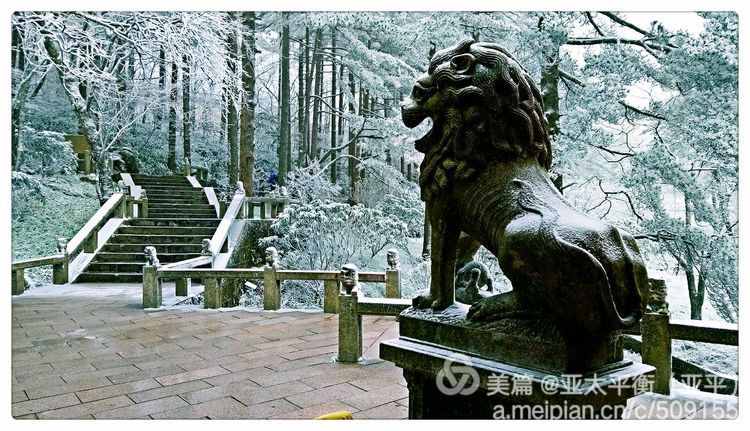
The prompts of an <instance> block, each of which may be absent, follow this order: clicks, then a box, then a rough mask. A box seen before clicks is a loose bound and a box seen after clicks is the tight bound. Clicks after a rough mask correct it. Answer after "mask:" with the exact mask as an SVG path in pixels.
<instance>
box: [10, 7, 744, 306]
mask: <svg viewBox="0 0 750 431" xmlns="http://www.w3.org/2000/svg"><path fill="white" fill-rule="evenodd" d="M629 15H633V14H614V13H606V12H590V13H589V12H540V13H534V12H497V13H485V12H481V13H469V12H465V13H444V12H425V13H410V12H368V13H354V12H352V13H349V12H343V13H298V12H257V13H256V12H45V13H36V12H19V13H16V14H15V15H14V16H13V18H12V66H13V84H12V85H13V88H12V96H13V98H12V125H13V130H12V166H13V177H12V178H13V186H14V191H13V217H14V219H13V223H14V227H13V229H14V254H19V253H20V254H23V253H24V251H22V250H21V249H20V248H17V247H20V246H18V245H17V244H16V242H15V240H16V237H17V233H18V232H19V231H17V229H22V228H23V226H24V223H32V222H31V221H30V219H31V217H30V214H31V212H32V211H39V208H38V207H37V206H32V204H31V203H30V202H29V199H30V198H31V199H32V200H33V199H38V196H39V193H41V192H39V190H40V188H41V187H45V184H48V183H54V182H53V181H51V180H49V178H60V177H63V176H70V177H75V175H74V174H75V157H74V155H73V154H72V152H71V150H70V145H69V144H67V143H66V138H65V135H66V134H81V135H84V136H85V137H86V138H87V139H88V141H89V142H90V143H91V146H92V159H93V162H94V168H95V173H96V176H95V179H94V177H92V179H86V178H84V180H87V181H93V186H91V185H90V184H89V183H85V184H89V185H88V186H86V185H85V184H84V185H83V186H81V187H80V189H75V190H74V188H75V187H77V186H75V185H74V184H73V183H71V182H64V183H63V184H62V186H61V185H59V183H55V184H58V185H57V186H56V187H58V188H62V189H64V190H63V191H62V192H65V193H67V194H68V195H70V196H77V198H82V197H83V196H87V193H88V195H91V196H94V197H95V198H94V199H95V200H94V201H93V202H94V209H95V206H96V204H97V203H98V202H101V201H103V200H104V199H106V196H107V195H108V194H109V193H111V192H112V191H113V190H114V188H115V187H116V184H114V182H113V181H112V175H111V172H110V170H111V166H112V164H111V163H110V160H111V158H112V157H113V155H118V154H120V155H121V154H123V153H129V154H133V155H135V158H136V160H137V165H138V166H137V169H139V170H140V172H142V173H148V174H155V175H156V174H159V175H163V174H169V173H181V172H183V169H184V167H185V165H186V164H187V165H188V166H192V167H205V168H207V170H208V172H209V182H208V183H209V184H207V185H211V186H213V187H215V188H217V189H218V190H222V191H224V192H227V193H228V192H230V191H231V190H232V189H233V188H234V184H236V182H237V181H242V182H243V183H244V187H245V190H247V192H248V194H254V195H263V194H288V195H291V196H292V197H294V198H296V199H298V200H299V204H296V205H293V206H292V207H291V208H290V209H289V210H288V211H287V213H286V214H285V216H283V217H282V218H281V219H280V221H279V222H278V223H277V224H276V226H275V227H274V229H275V236H274V238H271V239H269V241H271V242H275V244H277V245H279V246H280V247H282V248H283V249H284V252H285V253H284V258H285V259H287V261H288V262H287V263H288V264H289V265H290V266H303V265H304V266H315V267H316V268H318V269H324V267H329V268H334V267H337V266H338V265H340V264H341V260H342V259H349V260H355V261H358V263H360V264H361V265H363V266H365V267H366V266H367V265H368V264H369V263H370V261H371V260H372V259H373V258H374V257H375V256H376V255H377V254H378V253H379V252H381V251H382V250H383V249H384V248H385V247H388V246H395V247H399V248H402V249H403V250H404V252H405V253H407V254H409V255H410V256H411V255H413V259H412V260H413V262H415V263H414V267H415V268H420V266H419V265H420V264H419V262H421V260H422V255H423V254H424V252H426V250H427V248H428V247H429V244H428V243H423V242H422V241H421V238H423V237H424V232H425V230H426V229H427V227H425V226H424V224H423V220H424V209H423V208H424V207H423V203H422V202H421V201H420V200H419V192H418V187H417V185H416V184H415V180H416V177H417V176H418V164H419V162H420V156H419V154H418V153H417V152H416V151H415V150H414V149H413V141H414V138H415V137H417V136H420V134H422V133H423V132H424V127H427V126H426V125H423V126H421V127H418V128H417V129H415V130H408V129H407V128H405V127H404V126H403V125H402V124H401V120H400V110H399V103H400V102H401V101H402V100H403V99H404V98H405V97H408V96H409V93H410V91H411V87H412V84H413V82H414V79H415V77H417V76H418V75H420V74H421V73H423V72H424V71H425V69H426V66H427V62H428V60H429V58H430V56H431V54H432V53H433V52H434V51H435V50H436V49H441V48H443V47H446V46H448V45H453V44H455V43H456V42H458V41H460V40H462V39H466V38H473V39H475V40H481V41H492V42H497V43H500V44H502V45H503V46H505V47H506V48H507V49H508V50H509V51H510V52H511V53H513V54H514V55H515V56H516V58H517V59H518V60H519V62H520V63H521V64H523V65H524V66H525V67H526V68H527V69H528V71H529V73H530V74H531V75H532V76H534V77H535V78H536V79H537V80H538V83H539V85H540V88H541V89H542V92H543V98H544V102H545V110H546V112H545V113H546V115H547V118H548V121H549V125H550V130H551V133H552V137H553V144H552V145H553V152H554V155H553V175H554V176H555V178H556V179H557V180H558V184H561V188H562V189H563V192H564V194H565V196H566V197H568V199H569V200H570V201H571V203H572V204H573V205H574V206H576V207H577V208H579V209H582V210H584V211H587V212H588V213H590V214H592V215H595V216H598V217H602V218H605V219H607V220H609V221H611V222H612V223H615V224H617V225H620V226H623V227H624V228H626V229H627V230H629V231H630V232H632V233H633V234H634V235H636V238H638V239H639V244H640V245H641V248H642V249H643V250H644V251H645V253H646V254H647V258H648V260H649V261H650V264H651V265H652V266H654V267H659V268H663V269H668V270H670V271H673V272H675V273H679V274H680V277H681V280H682V283H683V284H682V285H683V286H684V289H686V290H687V291H688V297H689V300H690V312H689V314H690V317H691V318H695V319H700V318H702V311H703V310H704V308H705V307H704V305H705V302H706V301H709V302H710V304H711V306H712V307H713V309H714V310H715V311H716V313H717V314H718V315H719V316H720V317H721V318H723V319H725V320H728V321H736V319H737V312H738V300H737V296H738V292H737V289H738V279H737V262H738V260H737V259H738V249H737V245H738V213H737V188H738V181H739V177H738V155H739V152H738V137H737V129H738V107H737V103H738V97H737V96H738V60H737V55H738V54H737V41H738V21H737V16H736V15H735V14H733V13H705V14H699V15H697V16H696V15H695V14H692V13H691V14H684V15H691V19H690V20H689V21H690V23H698V24H691V25H693V26H695V25H698V26H699V27H700V26H702V28H698V29H697V30H695V31H687V30H686V29H684V28H668V27H667V26H665V25H663V24H661V23H660V22H658V21H657V20H652V21H651V23H650V24H649V25H643V24H638V23H636V21H633V20H632V19H630V18H629ZM646 15H647V14H646ZM638 22H642V20H641V21H638ZM560 181H561V182H560ZM82 184H83V183H82ZM74 186H75V187H74ZM86 187H89V189H87V188H86ZM91 187H93V189H91ZM86 190H89V191H88V192H87V191H86ZM35 196H36V197H35ZM71 205H73V204H72V203H71ZM291 215H294V216H293V217H292V216H291ZM76 220H77V219H76ZM83 220H84V221H85V218H84V219H83ZM16 225H18V228H17V227H16ZM77 227H80V224H79V225H78V226H77ZM306 232H317V233H325V234H326V235H322V234H320V235H317V236H318V238H316V240H315V241H312V240H310V239H309V236H310V235H307V234H306ZM39 235H47V236H49V235H48V234H46V233H39ZM313 236H315V235H313ZM321 238H323V239H321ZM47 239H48V238H45V240H47ZM25 240H27V241H28V240H30V238H28V237H25ZM415 240H416V242H417V243H418V245H417V247H416V249H414V247H413V244H414V241H415ZM342 243H345V244H347V245H348V247H344V248H342V247H340V246H337V244H339V245H340V244H342ZM410 244H411V245H410ZM294 259H296V260H294ZM415 271H417V270H416V269H415ZM407 277H408V276H407ZM415 277H416V276H415ZM421 282H422V283H423V281H421Z"/></svg>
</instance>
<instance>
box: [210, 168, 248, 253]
mask: <svg viewBox="0 0 750 431" xmlns="http://www.w3.org/2000/svg"><path fill="white" fill-rule="evenodd" d="M244 203H245V189H244V188H243V187H242V182H237V189H236V190H235V192H234V196H232V200H231V201H230V202H229V206H228V207H227V209H226V211H224V214H223V215H222V218H221V222H220V223H219V226H218V227H217V228H216V231H215V232H214V235H213V236H212V237H211V239H210V240H209V242H208V243H207V244H206V243H205V240H204V247H203V254H208V255H210V256H214V257H215V256H216V255H217V254H219V253H222V252H227V251H229V244H228V241H227V238H228V237H229V228H230V227H232V223H234V221H235V220H236V219H243V218H245V210H244V207H245V206H244ZM206 247H207V248H206Z"/></svg>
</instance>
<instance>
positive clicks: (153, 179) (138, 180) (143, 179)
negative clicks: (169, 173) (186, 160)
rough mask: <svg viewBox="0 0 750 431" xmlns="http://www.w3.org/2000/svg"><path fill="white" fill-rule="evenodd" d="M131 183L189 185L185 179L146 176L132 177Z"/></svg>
mask: <svg viewBox="0 0 750 431" xmlns="http://www.w3.org/2000/svg"><path fill="white" fill-rule="evenodd" d="M131 178H133V182H134V183H136V184H139V183H144V184H150V183H162V184H190V181H188V179H187V178H186V177H148V176H138V175H136V176H132V177H131Z"/></svg>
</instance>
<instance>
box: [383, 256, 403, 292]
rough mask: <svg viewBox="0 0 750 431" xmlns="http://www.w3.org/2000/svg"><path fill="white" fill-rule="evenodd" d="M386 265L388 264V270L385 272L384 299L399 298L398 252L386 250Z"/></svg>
mask: <svg viewBox="0 0 750 431" xmlns="http://www.w3.org/2000/svg"><path fill="white" fill-rule="evenodd" d="M386 263H387V264H388V268H386V270H385V297H386V298H401V274H400V259H399V256H398V250H395V249H390V250H388V252H387V254H386Z"/></svg>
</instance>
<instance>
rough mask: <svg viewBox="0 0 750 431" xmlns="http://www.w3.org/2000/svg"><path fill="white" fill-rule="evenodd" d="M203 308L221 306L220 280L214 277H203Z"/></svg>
mask: <svg viewBox="0 0 750 431" xmlns="http://www.w3.org/2000/svg"><path fill="white" fill-rule="evenodd" d="M203 286H204V288H205V289H204V290H203V308H221V306H222V298H223V296H222V294H221V280H219V279H216V278H204V279H203Z"/></svg>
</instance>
